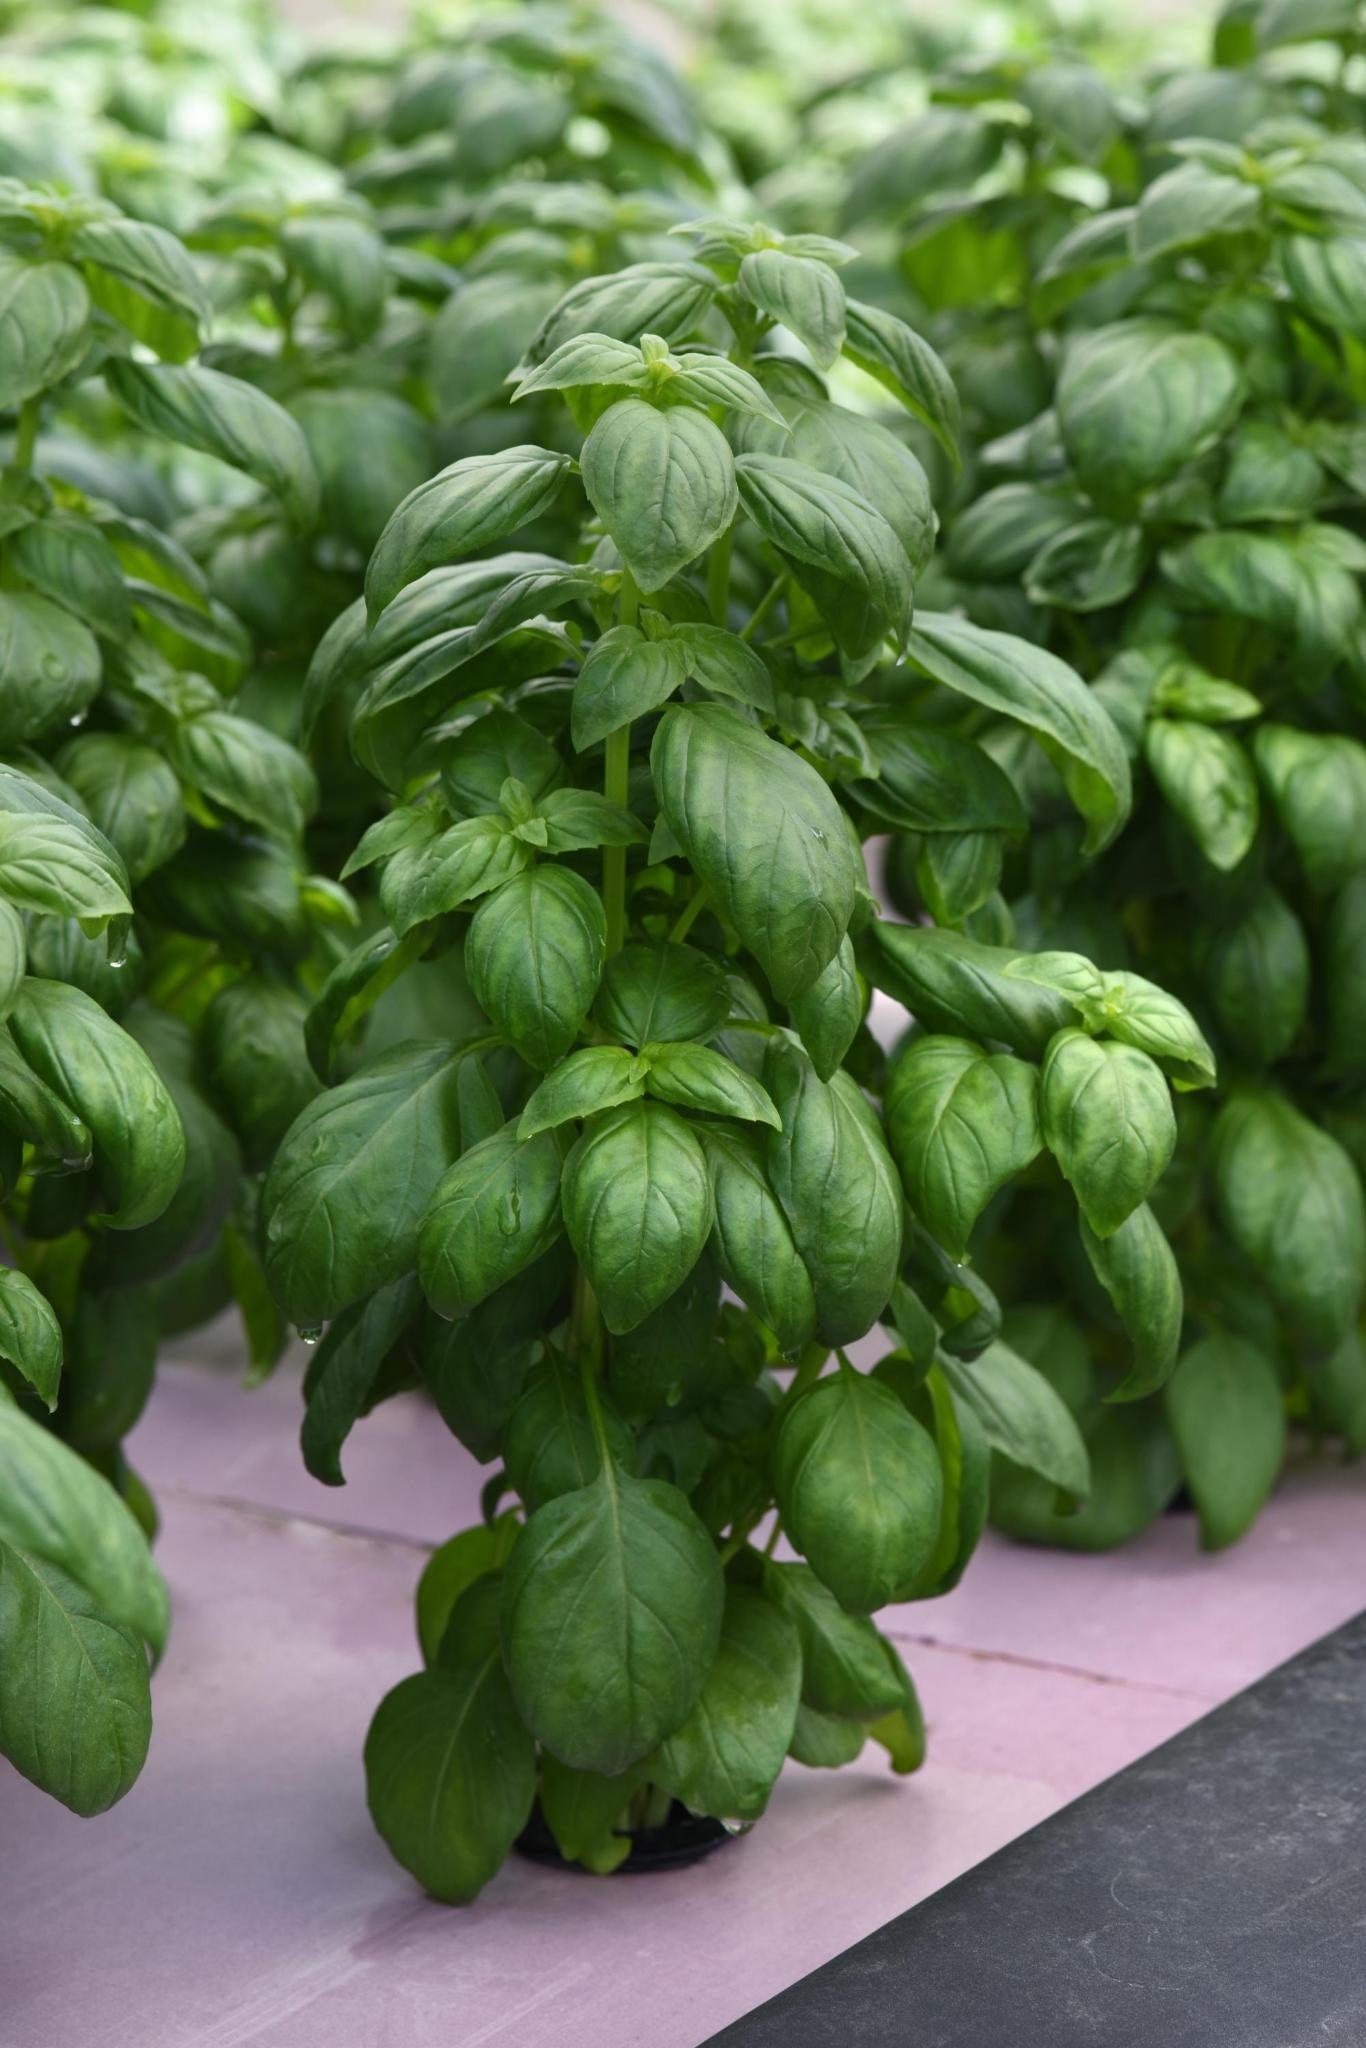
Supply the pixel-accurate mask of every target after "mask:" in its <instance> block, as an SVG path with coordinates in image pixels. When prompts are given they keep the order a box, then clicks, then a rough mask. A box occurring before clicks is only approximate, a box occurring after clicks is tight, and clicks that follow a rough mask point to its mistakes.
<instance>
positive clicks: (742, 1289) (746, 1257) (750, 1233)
mask: <svg viewBox="0 0 1366 2048" xmlns="http://www.w3.org/2000/svg"><path fill="white" fill-rule="evenodd" d="M698 1135H699V1137H700V1138H701V1141H702V1149H703V1151H704V1152H705V1154H706V1159H707V1168H708V1171H709V1173H710V1175H711V1187H712V1199H713V1203H714V1207H715V1221H714V1224H713V1228H712V1243H713V1245H714V1247H715V1251H716V1257H717V1260H718V1262H719V1264H720V1267H721V1271H722V1274H723V1276H724V1278H725V1280H726V1284H727V1285H728V1286H729V1287H731V1288H733V1289H734V1291H735V1293H736V1294H738V1295H739V1297H740V1299H741V1301H743V1302H744V1303H745V1305H746V1307H747V1308H751V1309H753V1311H754V1313H755V1315H757V1316H758V1318H759V1320H760V1321H761V1322H763V1323H766V1324H767V1325H768V1327H769V1329H771V1330H772V1332H773V1334H774V1336H775V1337H776V1338H777V1340H778V1344H779V1347H780V1348H781V1349H782V1350H783V1351H786V1352H794V1351H797V1350H799V1349H800V1348H801V1346H802V1345H803V1344H806V1343H808V1342H809V1341H810V1340H811V1338H812V1337H813V1336H814V1335H815V1333H816V1296H815V1290H814V1289H813V1287H812V1285H811V1276H810V1275H809V1274H808V1272H807V1270H806V1267H805V1266H804V1265H803V1263H802V1259H801V1255H800V1253H799V1252H798V1250H797V1247H796V1244H795V1242H794V1240H793V1235H792V1229H791V1226H790V1224H789V1223H788V1220H787V1217H786V1215H785V1214H784V1211H783V1206H782V1204H781V1202H779V1200H778V1197H777V1195H776V1194H775V1193H774V1191H773V1186H772V1183H771V1181H770V1180H769V1176H768V1172H767V1170H766V1167H765V1163H764V1151H763V1145H762V1141H761V1139H760V1138H759V1137H758V1135H757V1133H751V1132H749V1131H745V1130H737V1129H736V1128H735V1127H734V1125H730V1126H725V1125H716V1124H707V1125H704V1126H702V1127H701V1128H700V1129H699V1132H698Z"/></svg>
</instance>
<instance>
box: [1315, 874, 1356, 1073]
mask: <svg viewBox="0 0 1366 2048" xmlns="http://www.w3.org/2000/svg"><path fill="white" fill-rule="evenodd" d="M1324 980H1325V984H1326V987H1325V996H1326V1003H1327V1028H1326V1032H1325V1042H1324V1050H1325V1053H1326V1055H1327V1059H1328V1065H1329V1066H1330V1068H1332V1070H1333V1071H1334V1072H1336V1073H1339V1074H1351V1073H1360V1072H1361V1070H1362V1068H1363V1067H1366V873H1361V872H1359V873H1357V874H1355V875H1353V877H1352V878H1351V880H1350V881H1349V882H1348V883H1346V885H1345V886H1344V887H1343V888H1342V889H1341V890H1340V891H1339V893H1338V895H1337V897H1336V899H1335V901H1334V903H1333V907H1332V910H1331V911H1330V912H1329V916H1328V925H1327V929H1326V931H1325V934H1324Z"/></svg>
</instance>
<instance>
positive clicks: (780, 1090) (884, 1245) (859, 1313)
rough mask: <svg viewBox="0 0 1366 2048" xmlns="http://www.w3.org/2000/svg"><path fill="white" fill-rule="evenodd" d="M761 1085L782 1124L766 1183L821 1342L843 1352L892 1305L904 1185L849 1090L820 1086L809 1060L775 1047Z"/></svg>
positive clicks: (837, 1083)
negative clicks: (804, 1275) (803, 1275)
mask: <svg viewBox="0 0 1366 2048" xmlns="http://www.w3.org/2000/svg"><path fill="white" fill-rule="evenodd" d="M764 1083H765V1086H766V1087H767V1089H768V1092H769V1094H770V1096H771V1097H772V1098H773V1101H774V1103H775V1105H776V1107H777V1109H778V1112H779V1114H780V1116H781V1117H782V1129H781V1130H779V1131H775V1132H774V1133H773V1134H772V1135H771V1137H769V1139H768V1140H767V1159H766V1164H767V1168H768V1176H769V1180H770V1182H771V1185H772V1187H773V1191H774V1193H775V1194H776V1195H777V1197H778V1200H779V1202H780V1203H781V1205H782V1208H783V1213H784V1214H785V1215H786V1217H787V1221H788V1226H789V1228H790V1229H791V1232H792V1238H793V1242H794V1244H795V1245H796V1247H797V1251H798V1253H799V1254H800V1256H801V1260H802V1263H803V1264H804V1265H805V1267H806V1269H807V1272H808V1273H809V1274H810V1276H811V1284H812V1287H813V1289H814V1291H815V1297H816V1316H817V1328H818V1331H819V1334H820V1335H821V1336H822V1337H824V1338H825V1340H826V1342H827V1343H830V1344H847V1343H850V1342H852V1340H853V1339H854V1338H855V1337H861V1336H862V1335H863V1334H864V1332H865V1331H867V1330H869V1329H871V1328H872V1326H873V1324H874V1323H875V1322H876V1321H877V1319H878V1317H879V1316H880V1315H881V1313H882V1311H883V1309H884V1308H885V1307H886V1305H887V1303H888V1301H889V1300H890V1299H891V1293H892V1288H893V1286H894V1284H895V1282H896V1277H897V1267H898V1261H899V1258H900V1253H901V1211H902V1193H901V1183H900V1181H899V1180H898V1178H897V1172H896V1168H895V1167H894V1166H893V1164H892V1161H891V1158H890V1156H889V1154H888V1152H887V1148H886V1146H885V1144H884V1143H883V1139H882V1131H881V1126H880V1124H879V1123H878V1121H877V1118H876V1116H875V1114H874V1112H873V1111H872V1110H871V1109H870V1107H869V1105H868V1103H867V1100H866V1099H865V1097H864V1096H863V1095H862V1093H861V1092H860V1090H859V1088H858V1086H857V1084H856V1082H854V1081H853V1080H852V1079H851V1078H850V1076H849V1075H848V1074H845V1073H842V1072H841V1073H838V1074H836V1075H835V1077H834V1079H833V1080H831V1081H828V1082H827V1081H822V1080H821V1079H820V1078H819V1076H818V1075H817V1073H816V1070H815V1068H814V1067H813V1066H812V1064H811V1061H810V1060H809V1059H808V1057H807V1055H806V1054H805V1053H804V1052H803V1051H801V1049H800V1048H799V1047H798V1046H797V1045H796V1044H794V1043H793V1042H791V1041H789V1040H787V1039H775V1040H774V1042H773V1044H772V1045H771V1046H770V1049H769V1052H768V1056H767V1058H766V1060H765V1063H764Z"/></svg>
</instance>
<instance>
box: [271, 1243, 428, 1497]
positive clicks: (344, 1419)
mask: <svg viewBox="0 0 1366 2048" xmlns="http://www.w3.org/2000/svg"><path fill="white" fill-rule="evenodd" d="M420 1307H421V1296H420V1294H419V1292H418V1287H417V1282H416V1280H414V1278H413V1276H412V1275H411V1274H410V1273H408V1274H405V1275H404V1276H403V1278H402V1279H401V1280H395V1281H393V1282H391V1283H390V1285H389V1286H387V1287H380V1288H378V1289H377V1290H376V1291H375V1293H374V1294H372V1295H370V1296H369V1298H368V1299H367V1300H365V1301H358V1302H356V1303H354V1305H353V1306H352V1307H351V1308H348V1309H345V1310H343V1312H342V1314H341V1315H339V1316H338V1317H337V1320H336V1322H335V1323H333V1325H332V1327H331V1328H330V1329H329V1331H328V1332H327V1335H326V1336H325V1337H324V1338H323V1341H322V1343H321V1344H320V1345H319V1346H318V1349H317V1351H316V1353H315V1354H314V1357H313V1359H312V1361H311V1363H310V1367H309V1375H308V1382H307V1396H306V1399H307V1406H306V1408H305V1411H304V1421H303V1429H302V1431H301V1434H300V1447H301V1449H302V1451H303V1456H304V1464H305V1466H306V1467H307V1469H308V1471H309V1472H310V1473H311V1474H312V1475H313V1477H314V1478H315V1479H319V1480H321V1481H322V1483H323V1485H324V1486H342V1485H344V1484H345V1475H344V1474H343V1472H342V1468H341V1448H342V1445H343V1444H344V1443H345V1442H346V1439H347V1437H348V1436H349V1435H350V1433H351V1426H352V1424H353V1423H354V1422H356V1421H357V1420H358V1419H359V1417H360V1416H362V1415H363V1414H364V1413H365V1409H366V1406H367V1403H368V1401H369V1398H370V1391H371V1389H372V1387H373V1386H374V1384H375V1380H376V1379H377V1377H378V1375H379V1371H380V1368H381V1366H382V1365H383V1364H384V1361H385V1359H386V1358H387V1357H388V1355H389V1353H390V1351H391V1350H392V1349H393V1347H394V1345H395V1344H396V1343H397V1342H398V1340H399V1338H400V1337H401V1336H402V1334H403V1331H404V1330H405V1329H406V1327H407V1325H408V1324H409V1323H410V1322H411V1321H412V1319H413V1316H414V1315H415V1314H416V1312H417V1310H418V1309H419V1308H420Z"/></svg>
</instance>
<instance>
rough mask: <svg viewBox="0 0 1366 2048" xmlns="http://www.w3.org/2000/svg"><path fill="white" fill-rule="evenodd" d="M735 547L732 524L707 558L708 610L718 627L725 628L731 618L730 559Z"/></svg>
mask: <svg viewBox="0 0 1366 2048" xmlns="http://www.w3.org/2000/svg"><path fill="white" fill-rule="evenodd" d="M734 546H735V526H734V522H732V523H731V525H729V526H728V527H727V528H726V530H725V532H724V533H723V534H722V536H721V538H720V540H718V541H717V543H716V545H715V547H714V548H713V549H712V551H711V554H710V555H709V556H708V558H707V609H708V611H709V612H710V613H711V615H712V618H713V620H714V621H715V623H716V624H717V625H718V626H724V625H725V623H726V620H727V619H728V618H729V617H730V557H731V550H732V549H733V547H734Z"/></svg>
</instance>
